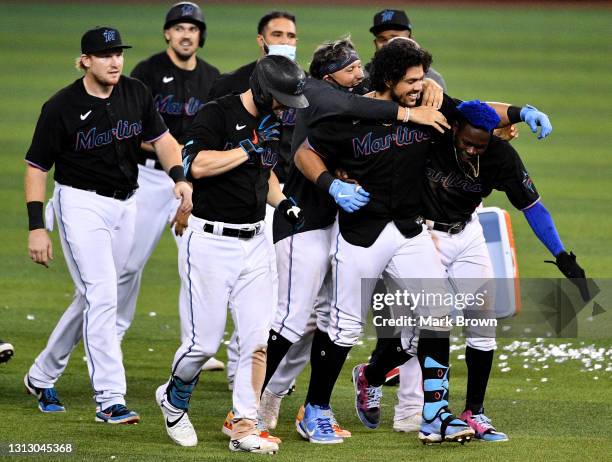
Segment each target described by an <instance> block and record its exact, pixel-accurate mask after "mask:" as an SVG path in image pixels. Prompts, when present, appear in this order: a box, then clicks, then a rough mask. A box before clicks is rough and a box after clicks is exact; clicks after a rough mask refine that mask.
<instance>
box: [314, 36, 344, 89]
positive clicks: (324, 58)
mask: <svg viewBox="0 0 612 462" xmlns="http://www.w3.org/2000/svg"><path fill="white" fill-rule="evenodd" d="M352 52H353V53H354V52H355V45H353V42H351V38H350V37H343V38H341V39H339V40H334V41H333V42H324V43H322V44H321V45H319V46H318V47H317V49H316V50H315V52H314V54H313V55H312V61H311V62H310V68H309V69H308V72H309V73H310V75H311V76H312V77H314V78H315V79H319V80H321V79H322V78H323V77H325V75H327V72H325V71H324V69H326V68H327V66H328V65H329V63H331V62H336V61H341V60H342V59H343V58H344V57H345V56H348V55H349V54H350V53H352Z"/></svg>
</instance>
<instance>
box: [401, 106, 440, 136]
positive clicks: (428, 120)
mask: <svg viewBox="0 0 612 462" xmlns="http://www.w3.org/2000/svg"><path fill="white" fill-rule="evenodd" d="M408 120H409V121H410V122H413V123H415V124H419V125H429V126H430V127H433V128H435V129H436V130H438V131H439V132H440V133H444V129H445V128H446V129H450V125H449V124H448V121H447V120H446V117H444V114H442V113H441V112H440V111H438V110H437V109H436V108H433V107H429V106H417V107H413V108H410V118H409V119H408Z"/></svg>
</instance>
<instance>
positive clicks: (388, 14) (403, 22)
mask: <svg viewBox="0 0 612 462" xmlns="http://www.w3.org/2000/svg"><path fill="white" fill-rule="evenodd" d="M384 30H410V31H411V30H412V24H410V19H408V16H406V12H405V11H404V10H382V11H379V12H378V13H376V14H375V15H374V25H373V26H372V27H370V32H372V33H373V34H374V35H376V34H378V33H379V32H382V31H384Z"/></svg>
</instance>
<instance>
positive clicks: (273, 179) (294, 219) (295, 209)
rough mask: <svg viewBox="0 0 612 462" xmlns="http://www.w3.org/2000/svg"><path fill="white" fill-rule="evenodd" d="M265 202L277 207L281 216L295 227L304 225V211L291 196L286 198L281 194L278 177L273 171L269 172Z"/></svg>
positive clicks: (298, 227) (299, 227)
mask: <svg viewBox="0 0 612 462" xmlns="http://www.w3.org/2000/svg"><path fill="white" fill-rule="evenodd" d="M267 202H268V204H269V205H271V206H272V207H274V208H275V209H278V211H279V212H280V213H281V216H282V217H283V218H284V219H285V220H287V221H288V222H289V223H290V224H292V225H293V226H294V228H295V229H301V228H302V227H303V226H304V222H305V220H304V212H302V209H301V208H300V207H299V206H298V205H297V203H296V202H295V200H294V199H293V198H292V197H290V198H287V196H285V195H284V194H283V192H282V191H281V187H280V183H279V181H278V177H277V176H276V174H275V173H274V172H270V178H269V179H268V197H267Z"/></svg>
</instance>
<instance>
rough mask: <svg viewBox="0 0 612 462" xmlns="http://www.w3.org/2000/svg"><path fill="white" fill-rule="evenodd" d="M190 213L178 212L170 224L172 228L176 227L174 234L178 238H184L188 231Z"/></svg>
mask: <svg viewBox="0 0 612 462" xmlns="http://www.w3.org/2000/svg"><path fill="white" fill-rule="evenodd" d="M189 215H191V213H190V212H181V211H180V210H177V211H176V214H175V215H174V218H173V219H172V222H170V227H171V228H172V227H173V226H174V234H175V235H176V236H182V235H183V233H184V232H185V230H186V229H187V220H188V219H189Z"/></svg>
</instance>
